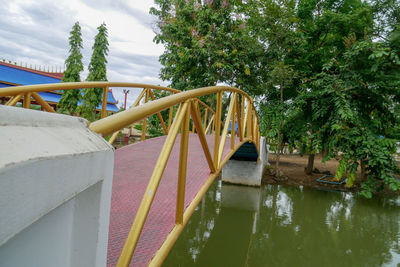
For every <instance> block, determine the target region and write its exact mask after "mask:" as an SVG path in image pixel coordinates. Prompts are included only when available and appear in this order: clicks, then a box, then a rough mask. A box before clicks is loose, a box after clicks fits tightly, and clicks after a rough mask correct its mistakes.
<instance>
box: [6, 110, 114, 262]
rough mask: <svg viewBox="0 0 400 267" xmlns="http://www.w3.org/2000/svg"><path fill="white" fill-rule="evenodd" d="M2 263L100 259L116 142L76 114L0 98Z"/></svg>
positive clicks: (102, 258) (103, 256)
mask: <svg viewBox="0 0 400 267" xmlns="http://www.w3.org/2000/svg"><path fill="white" fill-rule="evenodd" d="M0 147H1V153H0V218H1V219H0V266H106V259H107V243H108V226H109V216H110V201H111V186H112V176H113V166H114V150H113V148H112V147H111V146H110V145H109V144H108V143H107V142H106V141H105V140H104V139H103V138H102V137H101V136H99V135H97V134H95V133H93V132H91V131H90V130H89V129H88V128H87V121H86V120H84V119H81V118H77V117H70V116H65V115H60V114H54V113H47V112H41V111H33V110H28V109H22V108H15V107H7V106H0Z"/></svg>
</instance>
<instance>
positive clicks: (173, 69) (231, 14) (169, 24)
mask: <svg viewBox="0 0 400 267" xmlns="http://www.w3.org/2000/svg"><path fill="white" fill-rule="evenodd" d="M155 2H156V4H157V5H158V8H152V9H151V11H150V13H151V14H153V15H155V16H156V17H157V18H158V23H157V26H158V32H157V34H156V37H155V38H154V41H155V42H156V43H162V44H164V45H165V52H164V53H163V55H161V56H160V62H161V64H162V65H163V68H162V70H161V75H160V76H161V78H162V79H163V80H169V81H171V86H172V87H174V88H177V89H180V90H187V89H192V88H197V87H203V86H212V85H216V84H218V83H225V84H228V85H231V86H235V87H239V88H241V89H244V90H245V91H247V92H249V93H251V94H253V95H254V94H257V93H258V94H259V93H261V92H262V90H261V89H262V86H261V83H260V78H261V76H262V75H264V74H265V72H263V71H262V68H263V65H262V64H258V63H259V62H260V60H261V59H262V58H263V57H264V53H263V48H262V46H261V45H260V44H259V42H258V41H257V39H256V38H255V37H254V36H251V35H249V34H248V27H247V25H246V23H247V22H246V17H245V16H244V15H243V13H241V12H240V10H239V9H238V5H237V4H236V2H235V1H228V0H224V1H222V0H208V1H204V2H202V1H197V0H188V1H172V0H156V1H155Z"/></svg>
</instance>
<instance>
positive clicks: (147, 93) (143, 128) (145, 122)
mask: <svg viewBox="0 0 400 267" xmlns="http://www.w3.org/2000/svg"><path fill="white" fill-rule="evenodd" d="M148 99H149V89H148V88H146V93H145V97H144V103H147V100H148ZM146 127H147V117H145V118H143V121H142V138H141V139H142V141H143V140H145V139H146Z"/></svg>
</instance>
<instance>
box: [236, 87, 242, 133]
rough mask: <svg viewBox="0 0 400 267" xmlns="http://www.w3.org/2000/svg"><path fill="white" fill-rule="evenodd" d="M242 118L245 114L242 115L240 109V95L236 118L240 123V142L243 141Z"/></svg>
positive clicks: (237, 101)
mask: <svg viewBox="0 0 400 267" xmlns="http://www.w3.org/2000/svg"><path fill="white" fill-rule="evenodd" d="M242 116H243V113H241V111H240V107H239V95H236V117H237V122H238V134H239V140H240V141H242V140H243V133H242Z"/></svg>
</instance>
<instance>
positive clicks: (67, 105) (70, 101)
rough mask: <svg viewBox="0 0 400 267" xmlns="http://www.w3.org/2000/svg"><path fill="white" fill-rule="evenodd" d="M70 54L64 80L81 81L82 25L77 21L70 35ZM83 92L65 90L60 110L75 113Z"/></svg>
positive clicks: (66, 63) (66, 62) (66, 61)
mask: <svg viewBox="0 0 400 267" xmlns="http://www.w3.org/2000/svg"><path fill="white" fill-rule="evenodd" d="M69 45H70V48H69V56H68V58H67V59H66V60H65V66H66V70H65V71H64V76H63V79H62V82H80V81H81V77H80V73H81V71H82V70H83V64H82V53H81V49H82V48H83V45H82V35H81V26H80V25H79V22H76V23H75V24H74V26H73V27H72V31H71V32H70V37H69ZM81 98H82V96H81V92H80V91H79V90H65V91H64V92H63V94H62V96H61V99H60V102H59V103H58V104H59V109H58V111H59V112H62V113H68V114H73V113H74V112H75V111H76V108H77V106H78V102H79V101H80V100H81Z"/></svg>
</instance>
